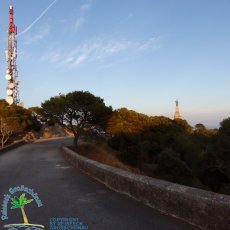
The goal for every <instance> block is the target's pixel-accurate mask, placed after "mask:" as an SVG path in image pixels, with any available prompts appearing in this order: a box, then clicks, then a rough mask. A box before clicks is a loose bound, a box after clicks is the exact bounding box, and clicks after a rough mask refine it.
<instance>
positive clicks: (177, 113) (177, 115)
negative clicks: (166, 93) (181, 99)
mask: <svg viewBox="0 0 230 230" xmlns="http://www.w3.org/2000/svg"><path fill="white" fill-rule="evenodd" d="M175 119H181V115H180V111H179V103H178V100H176V112H175V114H174V120H175Z"/></svg>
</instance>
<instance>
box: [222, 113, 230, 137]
mask: <svg viewBox="0 0 230 230" xmlns="http://www.w3.org/2000/svg"><path fill="white" fill-rule="evenodd" d="M219 130H220V132H221V133H223V134H225V135H227V136H229V137H230V117H229V118H227V119H224V120H223V121H222V122H221V123H220V129H219Z"/></svg>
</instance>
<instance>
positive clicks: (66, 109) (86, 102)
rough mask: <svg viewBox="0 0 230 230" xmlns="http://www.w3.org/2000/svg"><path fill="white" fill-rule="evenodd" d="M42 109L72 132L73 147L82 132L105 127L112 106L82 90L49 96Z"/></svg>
mask: <svg viewBox="0 0 230 230" xmlns="http://www.w3.org/2000/svg"><path fill="white" fill-rule="evenodd" d="M42 109H43V113H44V114H45V115H46V116H47V117H49V118H50V119H51V120H52V121H54V122H57V123H58V124H60V125H61V126H63V127H64V128H66V129H68V130H69V131H71V132H72V133H73V134H74V147H75V149H77V144H78V140H79V137H80V136H81V135H82V134H83V133H85V132H86V131H93V130H100V129H102V128H103V127H105V125H106V122H107V119H108V118H109V116H110V114H111V113H112V108H111V107H107V106H105V103H104V101H103V99H102V98H100V97H96V96H94V95H93V94H91V93H89V92H83V91H74V92H71V93H68V94H66V95H64V94H60V95H58V96H56V97H51V98H50V99H49V100H47V101H45V102H44V103H42Z"/></svg>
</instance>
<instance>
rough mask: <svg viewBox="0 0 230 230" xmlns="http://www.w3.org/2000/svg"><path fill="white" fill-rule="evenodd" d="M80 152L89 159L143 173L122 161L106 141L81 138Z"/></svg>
mask: <svg viewBox="0 0 230 230" xmlns="http://www.w3.org/2000/svg"><path fill="white" fill-rule="evenodd" d="M78 153H79V154H81V155H82V156H85V157H87V158H89V159H92V160H95V161H98V162H101V163H103V164H107V165H111V166H113V167H116V168H120V169H124V170H127V171H130V172H134V173H139V174H143V172H141V171H140V169H138V168H134V167H131V166H128V165H126V164H125V163H123V162H121V161H120V160H119V159H118V157H117V152H116V151H115V150H113V149H112V148H110V147H109V146H108V145H107V143H106V142H100V141H95V140H93V141H85V140H81V141H80V142H79V146H78Z"/></svg>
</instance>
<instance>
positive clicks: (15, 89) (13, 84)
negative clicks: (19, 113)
mask: <svg viewBox="0 0 230 230" xmlns="http://www.w3.org/2000/svg"><path fill="white" fill-rule="evenodd" d="M16 35H17V27H16V26H15V24H14V8H13V6H12V5H10V8H9V27H8V40H7V42H8V43H7V45H8V49H7V50H6V51H5V54H6V61H7V62H8V68H7V70H6V80H8V85H7V88H6V94H7V97H6V101H7V102H8V104H9V105H12V104H15V105H19V102H20V100H19V81H18V70H17V64H16V59H17V39H16Z"/></svg>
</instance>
